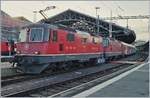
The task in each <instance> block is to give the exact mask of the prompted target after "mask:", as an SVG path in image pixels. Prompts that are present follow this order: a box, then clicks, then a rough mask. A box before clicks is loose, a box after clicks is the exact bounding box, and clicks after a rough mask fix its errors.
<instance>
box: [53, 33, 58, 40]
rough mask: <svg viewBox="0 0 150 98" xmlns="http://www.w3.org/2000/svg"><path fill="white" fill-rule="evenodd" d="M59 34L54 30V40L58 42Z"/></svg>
mask: <svg viewBox="0 0 150 98" xmlns="http://www.w3.org/2000/svg"><path fill="white" fill-rule="evenodd" d="M57 35H58V32H57V31H53V42H57Z"/></svg>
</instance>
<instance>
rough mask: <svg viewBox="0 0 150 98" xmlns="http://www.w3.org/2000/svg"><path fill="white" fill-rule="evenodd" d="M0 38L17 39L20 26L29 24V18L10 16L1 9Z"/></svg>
mask: <svg viewBox="0 0 150 98" xmlns="http://www.w3.org/2000/svg"><path fill="white" fill-rule="evenodd" d="M0 20H1V39H2V40H7V41H8V40H14V41H17V40H18V36H19V29H20V27H22V26H24V25H27V24H30V23H32V22H30V21H29V20H27V19H26V18H24V17H15V18H12V17H11V16H10V15H8V14H7V13H5V12H4V11H1V17H0Z"/></svg>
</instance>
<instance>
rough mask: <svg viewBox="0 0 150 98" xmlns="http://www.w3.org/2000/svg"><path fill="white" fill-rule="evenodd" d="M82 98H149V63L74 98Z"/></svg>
mask: <svg viewBox="0 0 150 98" xmlns="http://www.w3.org/2000/svg"><path fill="white" fill-rule="evenodd" d="M81 97H82V98H83V97H149V63H144V64H140V65H139V66H138V67H135V68H133V69H132V70H130V71H127V72H125V73H123V74H121V75H119V76H117V77H115V78H112V79H110V80H108V81H106V82H104V83H102V84H99V85H96V86H94V87H92V88H90V89H88V90H86V91H83V92H81V93H79V94H77V95H75V96H74V98H81Z"/></svg>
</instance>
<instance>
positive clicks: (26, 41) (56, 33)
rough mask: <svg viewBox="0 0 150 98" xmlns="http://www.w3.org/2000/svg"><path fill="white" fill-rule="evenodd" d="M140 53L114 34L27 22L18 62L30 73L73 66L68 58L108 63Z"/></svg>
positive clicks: (25, 71)
mask: <svg viewBox="0 0 150 98" xmlns="http://www.w3.org/2000/svg"><path fill="white" fill-rule="evenodd" d="M134 53H136V48H135V47H134V46H132V45H129V44H126V43H124V42H121V41H119V40H115V39H114V38H109V37H102V36H96V35H91V34H90V33H88V32H85V31H80V30H76V29H73V28H67V27H63V26H59V25H52V24H46V23H45V24H38V23H36V24H30V25H27V26H24V27H23V28H22V29H21V31H20V35H19V42H17V43H16V55H15V57H14V61H13V63H14V66H15V67H16V68H17V69H18V71H20V72H22V73H26V74H40V73H42V72H44V71H45V70H47V69H50V68H52V69H53V68H65V67H69V66H68V65H67V64H68V62H69V63H71V65H74V63H75V62H79V63H80V62H91V63H92V64H93V65H94V64H98V65H100V64H101V63H105V62H106V61H108V60H112V59H114V58H118V57H119V58H120V57H123V56H127V55H132V54H134Z"/></svg>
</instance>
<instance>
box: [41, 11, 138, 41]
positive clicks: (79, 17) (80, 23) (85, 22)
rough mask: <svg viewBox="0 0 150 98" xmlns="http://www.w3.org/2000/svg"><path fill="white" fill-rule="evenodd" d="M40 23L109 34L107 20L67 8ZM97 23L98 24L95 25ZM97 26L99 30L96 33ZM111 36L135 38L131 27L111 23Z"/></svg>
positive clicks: (122, 39) (129, 39)
mask: <svg viewBox="0 0 150 98" xmlns="http://www.w3.org/2000/svg"><path fill="white" fill-rule="evenodd" d="M40 23H50V24H56V25H63V26H66V27H68V28H73V29H77V30H82V31H86V32H88V33H90V34H91V35H98V36H109V22H107V21H104V20H102V19H99V20H98V19H97V18H95V17H92V16H89V15H85V14H83V13H80V12H77V11H74V10H71V9H68V10H66V11H64V12H62V13H59V14H57V15H55V16H53V17H50V18H48V19H47V20H44V19H43V20H41V21H40ZM97 23H98V24H99V26H97ZM97 27H99V32H98V33H97ZM112 36H113V38H116V39H117V40H120V41H123V42H126V43H132V42H134V41H135V39H136V35H135V32H134V31H133V30H131V29H128V28H125V27H122V26H119V25H116V24H114V23H112Z"/></svg>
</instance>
